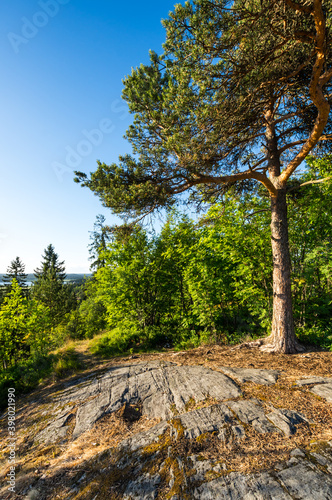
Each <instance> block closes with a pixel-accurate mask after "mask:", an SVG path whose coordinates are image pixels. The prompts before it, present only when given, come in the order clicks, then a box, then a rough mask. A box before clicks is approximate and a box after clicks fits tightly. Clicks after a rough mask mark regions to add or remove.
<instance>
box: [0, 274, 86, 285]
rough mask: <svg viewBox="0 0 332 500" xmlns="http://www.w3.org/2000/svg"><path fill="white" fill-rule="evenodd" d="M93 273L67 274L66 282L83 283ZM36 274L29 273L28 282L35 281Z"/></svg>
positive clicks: (1, 279)
mask: <svg viewBox="0 0 332 500" xmlns="http://www.w3.org/2000/svg"><path fill="white" fill-rule="evenodd" d="M3 276H5V273H4V274H0V285H1V284H2V283H3ZM90 276H91V274H88V273H87V274H73V273H72V274H70V273H69V274H67V278H66V283H81V282H82V281H83V280H84V278H90ZM35 279H36V278H35V276H34V275H33V274H28V276H27V282H28V283H33V282H34V281H35Z"/></svg>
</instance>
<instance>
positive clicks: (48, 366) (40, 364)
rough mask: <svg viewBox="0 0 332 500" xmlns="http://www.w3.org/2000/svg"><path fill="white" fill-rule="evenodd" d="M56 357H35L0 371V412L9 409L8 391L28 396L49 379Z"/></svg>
mask: <svg viewBox="0 0 332 500" xmlns="http://www.w3.org/2000/svg"><path fill="white" fill-rule="evenodd" d="M55 359H56V357H55V356H54V355H50V354H49V355H47V356H46V355H39V354H38V355H35V356H33V357H30V358H29V359H25V360H24V361H20V362H19V363H18V364H16V365H15V366H11V367H10V368H7V369H6V370H0V410H3V409H4V408H6V407H7V403H8V389H9V388H12V387H13V388H15V394H16V395H17V396H18V395H20V394H26V393H28V392H29V391H31V390H32V389H34V388H35V387H37V386H38V384H39V383H40V382H41V381H42V380H44V379H45V378H47V377H49V376H50V375H51V373H52V370H53V364H54V362H55Z"/></svg>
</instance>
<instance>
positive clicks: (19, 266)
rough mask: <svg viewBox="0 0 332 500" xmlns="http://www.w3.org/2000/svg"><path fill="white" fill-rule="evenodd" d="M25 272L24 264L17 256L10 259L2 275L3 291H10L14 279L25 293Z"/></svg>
mask: <svg viewBox="0 0 332 500" xmlns="http://www.w3.org/2000/svg"><path fill="white" fill-rule="evenodd" d="M27 276H28V275H27V274H26V273H25V265H24V264H23V262H22V261H21V259H20V258H19V257H16V259H14V260H12V261H11V263H10V265H9V266H8V267H7V274H5V275H4V277H3V282H4V284H5V293H8V292H10V290H11V287H12V282H13V280H14V279H15V280H16V281H17V284H18V285H19V286H20V287H21V289H22V290H23V291H24V292H25V293H26V291H27V284H26V279H27Z"/></svg>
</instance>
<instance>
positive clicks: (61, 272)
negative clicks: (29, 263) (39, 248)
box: [32, 245, 69, 324]
mask: <svg viewBox="0 0 332 500" xmlns="http://www.w3.org/2000/svg"><path fill="white" fill-rule="evenodd" d="M34 273H35V278H36V280H35V282H34V284H33V288H32V295H33V298H35V299H36V300H38V301H39V302H41V303H42V304H44V305H45V306H47V307H49V309H50V313H51V317H52V319H53V321H54V324H57V323H58V322H59V321H61V319H62V317H63V315H64V314H65V313H66V312H68V311H67V309H68V299H69V297H68V293H67V289H66V288H65V284H64V281H65V278H66V272H65V264H64V261H60V260H59V256H58V254H57V253H56V252H55V250H54V247H53V245H48V247H47V248H46V249H45V250H44V255H43V256H42V262H41V265H40V267H39V268H37V269H35V271H34Z"/></svg>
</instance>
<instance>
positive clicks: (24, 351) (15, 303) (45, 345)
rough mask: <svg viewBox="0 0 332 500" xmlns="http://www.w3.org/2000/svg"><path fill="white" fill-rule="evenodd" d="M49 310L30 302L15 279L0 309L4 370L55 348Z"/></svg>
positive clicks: (0, 347) (0, 340)
mask: <svg viewBox="0 0 332 500" xmlns="http://www.w3.org/2000/svg"><path fill="white" fill-rule="evenodd" d="M52 334H53V332H52V328H51V321H50V315H49V309H48V308H47V307H46V306H44V305H43V304H39V303H38V302H37V301H35V300H28V299H27V298H26V297H25V296H24V295H23V292H22V289H21V287H20V286H19V284H18V283H17V281H16V280H15V279H13V281H12V287H11V291H10V292H9V293H8V295H7V296H6V297H5V299H4V302H3V304H2V306H1V309H0V359H1V362H2V365H3V367H4V368H6V367H8V366H11V365H14V364H16V363H17V362H18V361H21V360H23V359H27V358H29V357H30V355H31V354H32V353H33V352H39V353H45V352H46V351H47V350H50V348H51V346H52Z"/></svg>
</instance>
